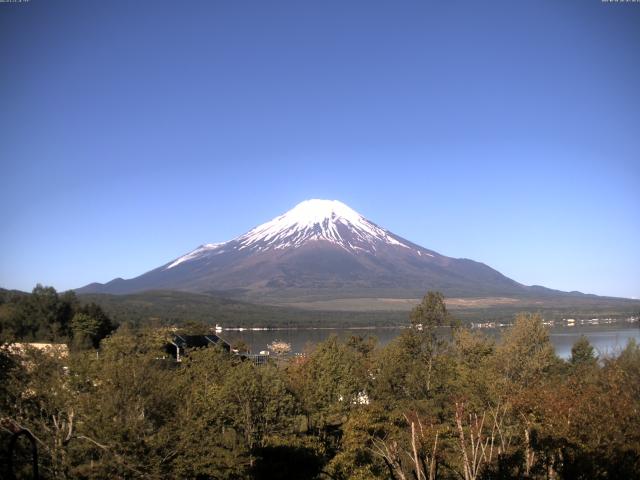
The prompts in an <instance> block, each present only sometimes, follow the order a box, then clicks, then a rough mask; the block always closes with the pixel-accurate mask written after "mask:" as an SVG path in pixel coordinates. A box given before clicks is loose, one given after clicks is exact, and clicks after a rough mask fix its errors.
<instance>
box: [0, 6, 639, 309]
mask: <svg viewBox="0 0 640 480" xmlns="http://www.w3.org/2000/svg"><path fill="white" fill-rule="evenodd" d="M638 45H640V4H637V3H635V4H634V3H629V4H613V3H611V4H610V3H602V2H600V1H599V0H582V1H564V2H558V1H543V0H538V1H523V2H513V1H504V2H499V1H495V2H492V1H488V2H477V1H469V2H461V1H448V2H426V1H415V2H409V1H400V2H390V1H380V2H372V1H361V2H358V1H349V2H344V1H335V2H333V1H324V2H307V1H291V2H278V1H274V2H265V1H255V2H249V1H216V2H208V1H197V0H194V1H190V2H186V3H185V2H175V1H172V2H168V1H153V2H145V1H137V2H129V1H126V2H125V1H111V2H81V1H78V2H69V1H62V0H61V1H56V2H51V1H42V0H31V1H30V2H28V3H16V4H12V3H2V4H0V105H1V108H0V216H1V218H2V230H1V235H0V286H2V287H5V288H18V289H23V290H30V289H31V288H32V287H33V286H34V284H35V283H37V282H40V283H44V284H48V285H53V286H55V287H56V288H58V289H61V290H63V289H68V288H73V287H79V286H82V285H84V284H86V283H89V282H92V281H101V282H103V281H108V280H110V279H112V278H114V277H118V276H122V277H125V278H129V277H132V276H136V275H138V274H140V273H143V272H145V271H147V270H150V269H152V268H154V267H156V266H158V265H160V264H163V263H165V262H167V261H169V260H170V259H172V258H175V257H178V256H180V255H182V254H184V253H185V252H187V251H189V250H191V249H192V248H195V247H196V246H197V245H199V244H201V243H207V242H215V241H224V240H228V239H231V238H233V237H235V236H237V235H239V234H241V233H244V232H245V231H246V230H248V229H249V228H251V227H253V226H255V225H256V224H259V223H262V222H264V221H267V220H269V219H271V218H272V217H274V216H276V215H278V214H280V213H283V212H284V211H286V210H288V209H289V208H291V207H293V206H294V205H295V204H296V203H298V202H300V201H302V200H304V199H308V198H329V199H338V200H341V201H343V202H345V203H347V204H348V205H350V206H351V207H352V208H354V209H356V210H358V211H359V212H360V213H362V214H364V215H365V216H366V217H368V218H370V219H371V220H373V221H375V222H376V223H378V224H380V225H382V226H384V227H386V228H388V229H390V230H391V231H393V232H394V233H397V234H399V235H401V236H403V237H405V238H407V239H410V240H412V241H414V242H416V243H418V244H421V245H423V246H425V247H427V248H431V249H433V250H436V251H438V252H440V253H443V254H445V255H449V256H454V257H467V258H472V259H474V260H478V261H482V262H484V263H487V264H488V265H490V266H492V267H494V268H496V269H498V270H500V271H501V272H502V273H504V274H506V275H508V276H510V277H511V278H514V279H515V280H518V281H520V282H523V283H526V284H542V285H545V286H548V287H552V288H558V289H563V290H580V291H584V292H590V293H597V294H603V295H615V296H627V297H640V274H639V273H638V272H640V249H639V248H638V245H639V244H640V242H639V240H638V239H639V238H640V188H639V185H640V90H639V86H640V55H638V51H637V49H638Z"/></svg>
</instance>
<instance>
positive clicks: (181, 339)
mask: <svg viewBox="0 0 640 480" xmlns="http://www.w3.org/2000/svg"><path fill="white" fill-rule="evenodd" d="M215 346H220V347H222V349H223V350H225V351H226V352H229V353H230V352H231V345H229V344H228V343H227V342H225V341H224V340H223V339H221V338H220V337H219V336H217V335H215V334H213V333H210V334H209V335H178V334H175V335H174V336H173V339H172V340H170V341H169V343H168V344H167V345H166V347H165V350H166V351H167V353H168V354H170V355H171V356H172V357H174V358H175V359H176V361H177V362H179V361H181V357H182V355H184V353H185V351H186V350H188V349H191V348H205V347H215Z"/></svg>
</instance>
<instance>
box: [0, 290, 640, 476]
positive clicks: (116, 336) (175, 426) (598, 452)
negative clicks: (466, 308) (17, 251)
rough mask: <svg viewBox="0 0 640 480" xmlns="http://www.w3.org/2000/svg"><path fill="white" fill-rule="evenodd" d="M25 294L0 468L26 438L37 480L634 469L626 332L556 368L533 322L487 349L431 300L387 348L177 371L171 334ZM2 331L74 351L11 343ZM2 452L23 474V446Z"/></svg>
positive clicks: (201, 353)
mask: <svg viewBox="0 0 640 480" xmlns="http://www.w3.org/2000/svg"><path fill="white" fill-rule="evenodd" d="M25 298H26V300H20V301H13V303H12V302H9V303H8V304H7V303H6V302H5V303H4V304H3V307H2V310H1V311H2V315H3V322H4V321H5V320H6V318H8V317H7V316H6V315H7V311H9V313H10V314H11V315H14V314H15V309H16V308H18V307H16V305H17V304H19V303H20V302H22V301H25V302H27V303H26V304H25V305H23V306H21V307H19V308H18V309H20V308H23V307H24V308H25V309H26V308H27V307H28V310H25V311H26V312H29V315H31V316H29V317H28V316H27V314H26V313H25V314H24V315H25V316H24V317H21V318H24V321H25V325H22V324H19V323H13V324H11V323H9V324H7V323H3V330H2V335H3V341H4V342H5V344H4V347H3V348H2V349H1V353H0V362H1V363H2V365H1V368H0V375H2V378H1V379H0V380H1V381H0V412H1V414H0V418H1V420H0V469H3V470H2V471H0V477H2V478H10V473H11V472H9V471H8V468H9V464H10V462H9V460H10V459H9V458H8V451H9V444H10V442H11V439H12V437H13V435H14V434H15V433H16V432H19V431H22V430H28V431H29V432H30V433H31V434H32V435H33V436H34V437H35V438H36V444H37V447H38V461H39V467H40V474H41V476H42V477H43V478H86V479H98V478H154V479H155V478H158V479H159V478H201V479H207V478H210V479H242V478H248V479H278V478H283V479H284V478H287V479H290V478H296V479H326V478H332V479H353V480H355V479H363V480H364V479H398V480H399V479H403V480H405V479H406V480H408V479H418V480H427V479H430V480H431V479H435V478H438V479H454V478H455V479H461V478H462V479H465V480H471V479H509V478H531V479H538V478H540V479H542V478H563V479H579V478H584V479H587V478H589V479H591V478H596V479H597V478H602V479H604V478H640V428H639V427H640V347H639V346H638V345H637V344H636V343H634V342H631V343H629V344H628V345H627V347H626V348H625V349H624V350H623V351H622V352H621V353H620V354H619V355H618V356H617V357H615V358H614V357H611V358H597V357H596V355H595V353H594V350H593V348H592V347H591V345H589V342H588V341H587V339H585V338H581V339H580V340H579V341H578V342H576V344H575V345H574V348H573V350H572V356H571V358H570V359H569V360H568V361H564V360H561V359H559V358H558V357H557V356H556V355H555V353H554V349H553V346H552V345H551V343H550V340H549V334H548V332H547V330H546V329H545V327H544V325H543V324H542V321H541V318H540V317H539V316H538V315H531V314H521V315H519V316H518V317H517V319H516V321H515V324H514V325H513V327H511V328H510V329H508V330H506V332H505V333H504V335H503V336H502V338H500V339H499V340H497V341H496V340H493V339H490V338H487V337H485V336H483V335H482V334H480V333H477V332H473V331H471V330H469V329H466V328H462V327H459V326H457V325H456V321H455V319H454V318H453V317H452V316H451V315H450V313H449V312H448V311H447V309H446V307H445V306H444V302H443V298H442V296H440V295H438V294H435V293H430V294H428V295H426V296H425V298H424V300H423V301H422V303H421V304H420V305H418V306H416V308H415V309H414V310H413V312H412V313H411V316H410V318H411V324H412V328H407V329H406V330H405V331H403V333H402V334H401V335H400V336H399V337H397V338H396V339H395V340H394V341H392V342H391V343H390V344H388V345H386V346H384V347H380V346H378V345H377V343H376V340H375V339H374V338H371V337H360V336H353V337H351V338H350V339H348V340H346V341H339V340H338V339H337V338H335V337H331V338H329V339H328V340H326V341H324V342H322V343H320V344H318V345H317V346H316V347H315V349H314V350H313V351H312V352H310V353H309V354H307V355H304V356H291V357H284V356H279V357H278V358H277V359H274V360H273V361H270V362H269V363H268V364H266V365H259V366H258V365H254V364H253V363H252V362H251V361H248V360H243V359H242V357H240V356H237V355H230V354H228V353H226V352H224V351H223V350H222V349H218V348H205V349H196V350H192V351H189V352H187V355H186V356H185V357H184V358H183V361H182V362H180V363H177V362H175V361H174V360H173V359H172V358H168V357H167V356H166V352H165V350H164V346H165V344H166V342H167V340H168V339H169V338H170V336H171V334H172V332H171V331H170V330H169V329H167V328H132V327H130V326H126V325H125V326H122V327H120V328H118V329H117V330H116V331H115V332H113V333H111V334H110V335H108V334H106V333H105V332H107V331H108V330H110V329H111V328H113V325H112V324H111V323H110V320H108V318H105V317H103V316H102V315H103V314H102V313H101V311H100V310H99V309H98V308H96V307H91V308H89V307H88V306H84V307H82V306H79V305H78V304H77V302H76V301H75V299H74V298H73V296H71V295H66V294H65V295H60V296H58V295H57V294H55V292H54V291H51V290H48V289H45V288H40V287H38V288H37V289H36V291H34V294H33V295H31V296H28V297H25ZM12 309H13V310H12ZM15 318H17V317H15ZM7 325H8V326H7ZM441 325H452V326H453V328H452V329H451V335H450V336H449V337H447V338H441V337H439V336H437V335H435V328H437V327H439V326H441ZM12 335H14V336H17V335H21V336H22V337H21V338H25V339H29V338H35V339H47V340H51V341H66V342H69V344H70V345H71V346H72V347H74V348H71V349H70V352H69V353H66V352H61V351H51V352H42V351H40V350H36V349H28V348H27V349H26V350H23V351H20V352H16V351H14V350H12V349H11V348H10V346H9V345H8V342H10V341H11V336H12ZM78 339H81V341H80V340H78ZM12 459H13V465H14V466H15V468H14V470H15V473H16V475H17V477H18V478H31V477H30V475H31V473H30V472H31V471H30V468H31V467H30V446H29V443H28V442H26V440H25V439H24V438H21V439H20V440H19V441H18V442H17V444H16V448H15V451H14V452H13V456H12Z"/></svg>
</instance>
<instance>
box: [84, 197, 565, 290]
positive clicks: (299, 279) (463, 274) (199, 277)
mask: <svg viewBox="0 0 640 480" xmlns="http://www.w3.org/2000/svg"><path fill="white" fill-rule="evenodd" d="M147 290H179V291H187V292H195V293H217V294H224V295H226V296H230V297H241V298H248V299H252V300H258V301H260V300H263V301H274V300H293V299H302V298H304V299H338V298H358V297H367V298H373V297H386V298H412V297H418V296H421V295H422V294H424V292H426V291H427V290H439V291H441V292H443V293H444V294H445V295H446V296H450V297H501V296H502V297H513V296H518V297H522V296H531V295H536V296H540V295H555V294H561V293H562V292H557V291H555V290H550V289H546V288H544V287H537V286H533V287H529V286H525V285H522V284H520V283H518V282H516V281H514V280H511V279H510V278H507V277H506V276H504V275H502V274H501V273H500V272H498V271H496V270H494V269H492V268H491V267H489V266H487V265H485V264H483V263H479V262H476V261H473V260H469V259H464V258H462V259H459V258H451V257H447V256H444V255H441V254H439V253H437V252H434V251H433V250H429V249H427V248H424V247H421V246H419V245H416V244H415V243H412V242H410V241H408V240H406V239H404V238H402V237H400V236H398V235H395V234H394V233H392V232H390V231H388V230H386V229H384V228H382V227H380V226H378V225H376V224H375V223H373V222H371V221H370V220H367V219H366V218H365V217H363V216H362V215H360V214H359V213H358V212H356V211H355V210H353V209H351V208H349V207H348V206H347V205H345V204H344V203H341V202H339V201H336V200H306V201H304V202H302V203H300V204H298V205H296V206H295V207H294V208H293V209H291V210H289V211H288V212H286V213H284V214H283V215H280V216H279V217H276V218H274V219H273V220H271V221H269V222H267V223H264V224H262V225H259V226H257V227H255V228H253V229H252V230H249V231H248V232H247V233H245V234H244V235H241V236H239V237H237V238H235V239H233V240H230V241H227V242H223V243H210V244H204V245H201V246H199V247H198V248H196V249H194V250H193V251H191V252H189V253H187V254H185V255H183V256H181V257H179V258H176V259H174V260H171V261H170V262H168V263H166V264H165V265H162V266H160V267H158V268H156V269H154V270H151V271H149V272H147V273H144V274H142V275H140V276H138V277H136V278H132V279H129V280H124V279H121V278H117V279H115V280H112V281H110V282H108V283H105V284H100V283H92V284H89V285H87V286H85V287H83V288H81V289H79V290H78V292H79V293H111V294H129V293H137V292H143V291H147Z"/></svg>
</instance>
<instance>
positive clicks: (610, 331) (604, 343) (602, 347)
mask: <svg viewBox="0 0 640 480" xmlns="http://www.w3.org/2000/svg"><path fill="white" fill-rule="evenodd" d="M504 329H505V327H496V328H482V329H480V331H482V332H483V333H485V334H487V335H489V336H495V337H498V336H499V335H500V333H501V332H502V331H504ZM402 330H403V329H402V328H400V327H390V328H380V327H378V328H366V327H362V328H326V329H324V328H323V329H319V328H296V329H278V330H244V331H238V330H223V331H222V332H220V333H218V335H220V336H221V337H222V338H224V339H225V340H227V341H228V342H230V343H232V344H233V343H235V342H237V341H239V340H242V341H244V343H246V344H247V345H248V346H249V348H250V349H251V351H252V352H253V353H258V352H260V351H261V350H267V345H268V344H269V343H271V342H273V341H274V340H281V341H284V342H287V343H289V344H291V350H292V352H295V353H298V352H308V351H310V350H311V349H312V348H313V346H314V345H315V344H317V343H318V342H321V341H323V340H325V339H327V338H328V337H329V336H331V335H336V336H337V337H338V338H340V339H347V338H349V337H351V336H352V335H359V336H362V337H367V336H372V337H376V338H377V339H378V343H379V345H386V344H387V343H389V342H390V341H391V340H393V339H394V338H395V337H397V336H398V335H399V334H400V332H402ZM549 333H550V335H551V342H552V343H553V345H554V346H555V349H556V353H557V354H558V355H559V356H560V357H561V358H569V357H570V356H571V346H572V345H573V344H574V343H575V341H576V340H577V339H578V338H580V336H581V335H585V336H586V337H587V338H588V339H589V342H591V345H593V347H594V348H595V349H596V351H597V353H598V355H600V356H602V355H616V354H617V353H619V352H620V351H621V350H622V349H623V348H624V347H625V346H626V345H627V342H628V341H629V340H630V339H632V338H633V339H635V340H636V342H638V343H640V326H639V324H638V322H634V323H628V322H624V321H620V322H617V323H608V324H597V325H590V324H584V325H575V326H567V325H560V326H558V325H556V326H553V327H549ZM443 334H444V335H446V332H445V333H443Z"/></svg>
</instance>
